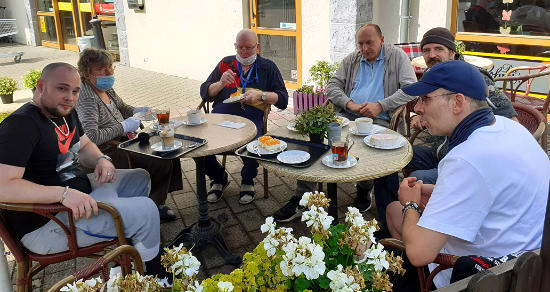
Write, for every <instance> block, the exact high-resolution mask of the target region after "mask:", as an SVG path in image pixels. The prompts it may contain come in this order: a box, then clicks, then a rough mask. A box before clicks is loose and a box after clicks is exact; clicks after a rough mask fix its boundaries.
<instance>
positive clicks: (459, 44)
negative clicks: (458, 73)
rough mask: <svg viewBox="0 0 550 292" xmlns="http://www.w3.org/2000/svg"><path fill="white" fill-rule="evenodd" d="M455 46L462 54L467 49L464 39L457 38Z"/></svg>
mask: <svg viewBox="0 0 550 292" xmlns="http://www.w3.org/2000/svg"><path fill="white" fill-rule="evenodd" d="M455 46H456V52H457V53H459V54H462V52H464V51H466V45H465V44H464V42H463V41H459V40H455Z"/></svg>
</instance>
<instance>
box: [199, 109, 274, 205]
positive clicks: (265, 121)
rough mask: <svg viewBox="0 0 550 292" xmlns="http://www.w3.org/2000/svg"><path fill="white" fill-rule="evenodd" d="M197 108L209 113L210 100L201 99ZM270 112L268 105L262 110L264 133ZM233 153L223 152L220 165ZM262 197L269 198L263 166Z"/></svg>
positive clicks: (267, 179)
mask: <svg viewBox="0 0 550 292" xmlns="http://www.w3.org/2000/svg"><path fill="white" fill-rule="evenodd" d="M197 109H198V110H203V111H204V112H205V113H207V114H208V113H210V101H206V100H203V101H202V102H201V103H200V104H199V106H198V107H197ZM270 112H271V106H268V107H266V108H265V110H264V117H263V121H262V131H263V132H264V133H267V118H268V116H269V113H270ZM233 154H234V153H233V152H226V153H223V158H222V165H223V167H225V163H226V161H227V155H233ZM263 173H264V198H266V199H267V198H269V186H268V183H269V178H268V175H267V169H265V168H264V171H263Z"/></svg>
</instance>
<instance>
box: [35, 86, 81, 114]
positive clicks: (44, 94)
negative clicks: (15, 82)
mask: <svg viewBox="0 0 550 292" xmlns="http://www.w3.org/2000/svg"><path fill="white" fill-rule="evenodd" d="M44 99H48V91H47V89H46V88H44V92H42V96H41V97H40V104H41V105H42V109H43V110H44V111H45V112H46V113H48V114H49V115H51V116H52V117H55V118H61V117H66V116H68V115H69V114H70V113H71V110H72V109H73V107H71V108H70V109H69V110H62V109H59V108H58V107H57V106H50V105H47V104H45V103H44Z"/></svg>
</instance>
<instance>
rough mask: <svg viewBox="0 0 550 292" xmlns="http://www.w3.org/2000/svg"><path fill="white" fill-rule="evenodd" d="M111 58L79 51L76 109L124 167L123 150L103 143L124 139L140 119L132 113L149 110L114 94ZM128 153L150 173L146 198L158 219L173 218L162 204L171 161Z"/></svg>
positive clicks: (93, 135) (93, 137) (86, 127)
mask: <svg viewBox="0 0 550 292" xmlns="http://www.w3.org/2000/svg"><path fill="white" fill-rule="evenodd" d="M113 61H114V58H113V56H112V55H111V54H110V53H109V52H107V51H105V50H101V49H85V50H84V51H83V52H82V53H80V58H79V60H78V71H79V72H80V77H81V85H80V94H79V98H78V101H77V104H76V110H77V113H78V117H79V119H80V122H81V123H82V127H83V128H84V131H85V132H86V135H87V136H88V137H89V138H90V140H92V142H94V143H95V144H97V145H98V146H99V148H100V149H101V151H102V152H103V153H105V154H107V155H109V156H110V157H111V159H112V160H113V164H114V165H115V166H116V168H128V159H127V156H126V153H123V152H122V151H121V150H118V149H117V148H116V147H115V146H113V144H112V143H106V142H109V141H111V140H115V141H124V140H127V139H128V138H127V137H128V133H133V132H134V131H136V130H137V129H138V128H139V126H140V120H138V119H135V118H133V117H132V116H133V115H134V114H135V113H137V112H140V111H148V110H150V109H149V108H147V107H133V106H131V105H128V104H126V103H125V102H124V101H122V99H121V98H120V97H119V96H118V95H117V94H116V92H115V90H114V89H113V88H112V87H113V84H114V82H115V77H114V75H113V74H114V68H113ZM130 155H131V160H132V163H133V165H134V166H135V167H139V168H143V169H145V170H147V171H148V172H149V174H150V176H151V193H150V194H149V197H150V198H151V199H152V200H153V201H154V202H155V204H157V206H158V208H159V215H160V219H161V220H163V221H172V220H174V219H176V216H175V214H174V212H173V211H172V210H170V208H168V207H167V206H166V205H165V202H166V197H167V195H168V191H169V187H170V182H171V180H170V178H171V176H172V170H173V165H172V161H170V160H160V159H151V158H147V157H144V156H141V155H133V154H130ZM178 163H179V162H178Z"/></svg>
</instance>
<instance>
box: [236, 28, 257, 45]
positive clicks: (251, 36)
mask: <svg viewBox="0 0 550 292" xmlns="http://www.w3.org/2000/svg"><path fill="white" fill-rule="evenodd" d="M239 40H241V41H242V40H250V41H253V42H255V43H258V35H257V34H256V32H254V31H253V30H251V29H249V28H245V29H243V30H241V31H239V33H237V37H236V38H235V41H236V42H237V43H238V42H239Z"/></svg>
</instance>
